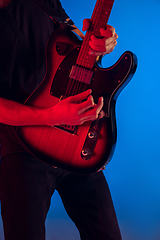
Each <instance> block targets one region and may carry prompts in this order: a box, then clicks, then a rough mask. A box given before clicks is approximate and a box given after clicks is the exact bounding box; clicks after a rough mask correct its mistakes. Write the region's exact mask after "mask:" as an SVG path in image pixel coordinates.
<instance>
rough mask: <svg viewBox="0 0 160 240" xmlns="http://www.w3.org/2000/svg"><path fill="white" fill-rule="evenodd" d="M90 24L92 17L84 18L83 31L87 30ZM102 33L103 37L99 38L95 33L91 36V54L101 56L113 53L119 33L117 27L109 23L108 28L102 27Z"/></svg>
mask: <svg viewBox="0 0 160 240" xmlns="http://www.w3.org/2000/svg"><path fill="white" fill-rule="evenodd" d="M89 26H90V19H84V20H83V29H82V30H83V31H86V30H87V29H88V28H89ZM100 33H101V36H102V38H97V37H95V36H94V35H92V36H91V40H90V42H89V45H90V47H91V50H90V52H89V53H90V55H95V56H100V55H105V54H108V53H111V52H112V51H113V49H114V48H115V46H116V45H117V38H118V35H117V33H116V32H115V28H114V27H112V26H110V25H107V26H106V29H103V28H101V29H100Z"/></svg>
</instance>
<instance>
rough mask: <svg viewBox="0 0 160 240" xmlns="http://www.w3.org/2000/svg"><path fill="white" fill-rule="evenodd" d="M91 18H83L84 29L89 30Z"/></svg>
mask: <svg viewBox="0 0 160 240" xmlns="http://www.w3.org/2000/svg"><path fill="white" fill-rule="evenodd" d="M90 23H91V20H90V19H88V18H85V19H84V20H83V27H82V31H87V30H88V28H89V26H90Z"/></svg>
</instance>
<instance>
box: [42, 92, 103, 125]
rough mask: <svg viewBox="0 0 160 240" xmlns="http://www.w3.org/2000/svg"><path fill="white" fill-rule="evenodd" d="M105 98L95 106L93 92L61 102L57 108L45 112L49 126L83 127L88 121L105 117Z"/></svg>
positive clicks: (80, 94)
mask: <svg viewBox="0 0 160 240" xmlns="http://www.w3.org/2000/svg"><path fill="white" fill-rule="evenodd" d="M102 107H103V98H102V97H100V98H99V100H98V103H97V104H95V103H94V100H93V97H92V95H91V90H87V91H85V92H82V93H79V94H77V95H75V96H71V97H68V98H66V99H63V100H61V101H59V103H57V104H56V105H55V106H53V107H51V108H48V109H46V110H45V114H47V115H46V116H48V117H47V118H48V119H47V121H48V123H47V125H50V126H52V125H60V124H67V125H81V124H83V123H84V122H86V121H90V120H91V121H93V120H96V119H97V118H98V117H103V111H101V110H102Z"/></svg>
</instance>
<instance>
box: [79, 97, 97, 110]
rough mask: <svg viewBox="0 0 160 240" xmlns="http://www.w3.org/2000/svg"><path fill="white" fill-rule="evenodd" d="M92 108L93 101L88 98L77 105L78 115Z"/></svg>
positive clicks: (91, 98)
mask: <svg viewBox="0 0 160 240" xmlns="http://www.w3.org/2000/svg"><path fill="white" fill-rule="evenodd" d="M93 106H94V100H93V97H92V96H89V97H88V99H87V100H86V101H85V102H83V103H81V104H79V112H78V113H79V114H82V113H83V112H85V111H86V110H88V109H90V108H92V107H93Z"/></svg>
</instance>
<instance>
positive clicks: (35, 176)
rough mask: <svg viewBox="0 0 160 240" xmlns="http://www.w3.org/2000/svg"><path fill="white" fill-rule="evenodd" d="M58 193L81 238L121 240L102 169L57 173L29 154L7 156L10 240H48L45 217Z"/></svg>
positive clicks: (4, 189)
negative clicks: (88, 172) (81, 172)
mask: <svg viewBox="0 0 160 240" xmlns="http://www.w3.org/2000/svg"><path fill="white" fill-rule="evenodd" d="M55 189H57V191H58V193H59V194H60V196H61V198H62V201H63V204H64V207H65V209H66V211H67V213H68V215H69V216H70V218H71V219H72V220H73V222H74V223H75V224H76V226H77V228H78V230H79V232H80V236H81V239H83V240H121V235H120V231H119V226H118V223H117V218H116V214H115V211H114V207H113V203H112V200H111V195H110V191H109V188H108V185H107V182H106V180H105V177H104V175H103V172H102V171H100V172H97V173H94V174H89V175H77V174H73V173H70V172H67V171H64V170H61V169H54V168H52V167H51V166H49V165H47V164H45V163H43V162H41V161H39V160H37V159H35V158H34V157H32V156H30V155H29V154H24V153H21V154H13V155H6V156H5V157H3V158H2V163H1V212H2V219H3V226H4V235H5V240H22V239H23V240H44V239H45V219H46V215H47V212H48V210H49V206H50V199H51V196H52V194H53V193H54V191H55ZM75 240H76V239H75Z"/></svg>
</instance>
